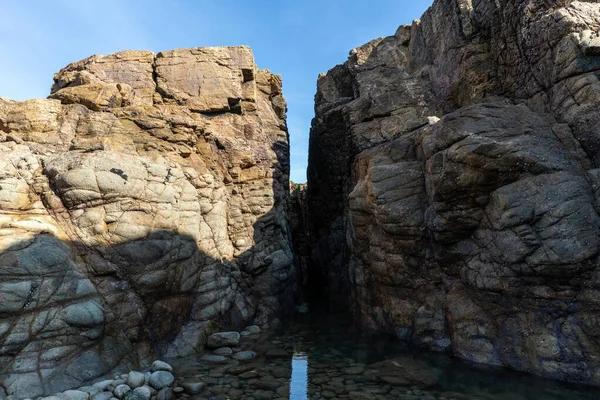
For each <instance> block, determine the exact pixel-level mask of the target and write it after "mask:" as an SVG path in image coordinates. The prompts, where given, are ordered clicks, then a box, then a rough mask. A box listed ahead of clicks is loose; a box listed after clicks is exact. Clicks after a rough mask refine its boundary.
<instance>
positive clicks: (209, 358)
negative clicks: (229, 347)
mask: <svg viewBox="0 0 600 400" xmlns="http://www.w3.org/2000/svg"><path fill="white" fill-rule="evenodd" d="M200 360H202V361H206V362H211V363H223V362H226V361H227V357H224V356H218V355H216V354H205V355H203V356H202V357H200Z"/></svg>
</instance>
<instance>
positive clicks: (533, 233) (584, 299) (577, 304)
mask: <svg viewBox="0 0 600 400" xmlns="http://www.w3.org/2000/svg"><path fill="white" fill-rule="evenodd" d="M599 29H600V4H599V3H598V2H595V1H556V0H550V1H542V0H517V1H505V0H478V1H471V0H436V1H435V2H434V4H433V5H432V6H431V7H430V9H429V10H428V11H427V12H426V13H425V14H424V15H423V17H422V18H421V20H419V21H415V22H414V23H413V24H412V25H411V26H401V27H400V28H399V29H398V31H397V32H396V33H395V35H394V36H390V37H386V38H383V39H381V38H380V39H376V40H373V41H371V42H369V43H367V44H365V45H364V46H361V47H359V48H357V49H355V50H353V51H351V53H350V56H349V58H348V60H347V61H346V62H345V63H344V64H342V65H338V66H336V67H335V68H333V69H332V70H330V71H329V72H328V73H327V74H323V75H321V76H320V77H319V79H318V85H317V86H318V89H317V94H316V97H315V101H316V104H315V114H316V116H315V118H314V120H313V124H312V129H311V136H310V150H309V169H308V199H307V201H308V208H309V212H310V225H311V237H312V240H313V261H314V262H315V263H316V265H317V267H318V268H319V270H320V271H321V274H322V275H323V276H326V277H328V280H329V290H330V292H331V295H332V296H337V297H338V298H348V301H349V302H350V305H351V309H353V310H354V312H355V314H356V315H357V316H358V318H359V319H360V321H361V322H362V324H364V325H367V326H370V327H374V328H377V329H381V330H385V331H388V332H390V333H392V334H395V335H397V336H398V337H399V338H402V339H408V340H411V341H413V342H414V343H416V344H418V345H420V346H424V347H426V348H430V349H434V350H448V351H452V352H453V353H454V354H455V355H457V356H459V357H461V358H464V359H467V360H471V361H474V362H477V363H485V364H493V365H504V366H509V367H512V368H515V369H517V370H521V371H527V372H531V373H534V374H539V375H542V376H546V377H551V378H556V379H562V380H569V381H577V382H586V383H590V384H595V385H600V323H599V321H600V266H599V261H598V260H599V258H598V256H599V254H600V253H599V245H600V217H599V214H598V212H599V210H600V203H599V198H598V195H599V188H600V179H599V178H600V156H599V154H600V152H599V150H600V113H599V112H598V110H599V109H600V81H599V75H598V71H599V70H600V38H599V36H598V31H599Z"/></svg>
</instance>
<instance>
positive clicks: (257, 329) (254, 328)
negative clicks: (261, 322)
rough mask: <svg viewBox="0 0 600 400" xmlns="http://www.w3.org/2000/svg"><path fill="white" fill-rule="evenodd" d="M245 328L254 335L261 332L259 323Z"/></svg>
mask: <svg viewBox="0 0 600 400" xmlns="http://www.w3.org/2000/svg"><path fill="white" fill-rule="evenodd" d="M244 330H245V331H248V332H250V333H251V334H253V335H256V334H257V333H260V332H261V329H260V327H259V326H258V325H250V326H247V327H246V329H244Z"/></svg>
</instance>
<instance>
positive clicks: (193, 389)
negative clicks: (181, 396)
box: [180, 381, 204, 394]
mask: <svg viewBox="0 0 600 400" xmlns="http://www.w3.org/2000/svg"><path fill="white" fill-rule="evenodd" d="M180 386H181V387H182V388H183V390H185V392H186V393H187V394H198V393H200V392H201V391H202V389H203V388H204V382H201V381H185V382H181V383H180Z"/></svg>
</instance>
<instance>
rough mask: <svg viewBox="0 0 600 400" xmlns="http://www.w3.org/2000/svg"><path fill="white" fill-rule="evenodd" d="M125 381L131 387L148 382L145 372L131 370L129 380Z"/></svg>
mask: <svg viewBox="0 0 600 400" xmlns="http://www.w3.org/2000/svg"><path fill="white" fill-rule="evenodd" d="M125 383H126V384H127V386H129V387H130V388H132V389H135V388H138V387H140V386H143V385H144V383H146V376H145V375H144V374H143V373H141V372H138V371H131V372H130V373H129V374H128V375H127V381H126V382H125Z"/></svg>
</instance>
